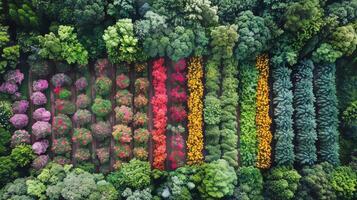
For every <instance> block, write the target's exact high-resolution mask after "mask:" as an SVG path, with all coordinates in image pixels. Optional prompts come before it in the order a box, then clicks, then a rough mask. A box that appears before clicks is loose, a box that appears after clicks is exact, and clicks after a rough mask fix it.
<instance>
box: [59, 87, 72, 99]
mask: <svg viewBox="0 0 357 200" xmlns="http://www.w3.org/2000/svg"><path fill="white" fill-rule="evenodd" d="M71 96H72V92H71V91H69V90H67V89H61V91H60V93H59V94H58V97H59V98H60V99H69V98H71Z"/></svg>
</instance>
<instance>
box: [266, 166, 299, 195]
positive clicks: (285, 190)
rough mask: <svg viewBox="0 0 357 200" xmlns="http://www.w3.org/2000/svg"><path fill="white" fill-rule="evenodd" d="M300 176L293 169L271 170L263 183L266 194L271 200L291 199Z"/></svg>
mask: <svg viewBox="0 0 357 200" xmlns="http://www.w3.org/2000/svg"><path fill="white" fill-rule="evenodd" d="M300 178H301V176H300V175H299V173H298V172H297V171H296V170H294V169H289V168H285V167H280V168H275V169H273V170H272V171H271V172H270V174H269V175H268V177H267V180H266V182H265V185H266V192H267V194H268V195H269V197H270V198H271V199H277V200H279V199H284V200H285V199H293V198H294V196H295V192H296V191H297V188H298V186H299V180H300Z"/></svg>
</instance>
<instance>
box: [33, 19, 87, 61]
mask: <svg viewBox="0 0 357 200" xmlns="http://www.w3.org/2000/svg"><path fill="white" fill-rule="evenodd" d="M39 44H40V48H41V49H40V50H39V52H38V54H39V55H40V56H41V57H42V58H44V59H50V60H55V61H61V60H65V61H67V63H68V64H74V63H76V64H79V65H86V64H87V63H88V52H87V50H85V49H84V47H83V46H82V44H81V43H79V41H78V39H77V34H76V33H74V28H73V27H71V26H59V28H58V31H57V34H55V33H53V32H51V33H49V34H46V35H44V36H39Z"/></svg>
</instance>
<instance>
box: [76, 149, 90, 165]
mask: <svg viewBox="0 0 357 200" xmlns="http://www.w3.org/2000/svg"><path fill="white" fill-rule="evenodd" d="M74 158H75V159H76V160H77V162H83V161H87V160H89V159H90V158H91V154H90V151H89V149H84V148H78V149H77V150H76V153H75V154H74Z"/></svg>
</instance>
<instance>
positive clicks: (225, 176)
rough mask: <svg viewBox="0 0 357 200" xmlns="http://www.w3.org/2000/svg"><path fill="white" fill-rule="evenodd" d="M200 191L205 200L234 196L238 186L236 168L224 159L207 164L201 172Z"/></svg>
mask: <svg viewBox="0 0 357 200" xmlns="http://www.w3.org/2000/svg"><path fill="white" fill-rule="evenodd" d="M198 177H199V180H200V181H199V185H198V190H199V192H200V194H201V196H202V198H203V199H219V198H223V197H226V196H230V195H232V194H233V190H234V187H235V185H236V184H237V175H236V173H235V171H234V168H233V167H231V166H229V164H228V162H227V161H225V160H222V159H219V160H216V161H213V162H211V163H205V164H204V165H202V167H201V172H199V176H198Z"/></svg>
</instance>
